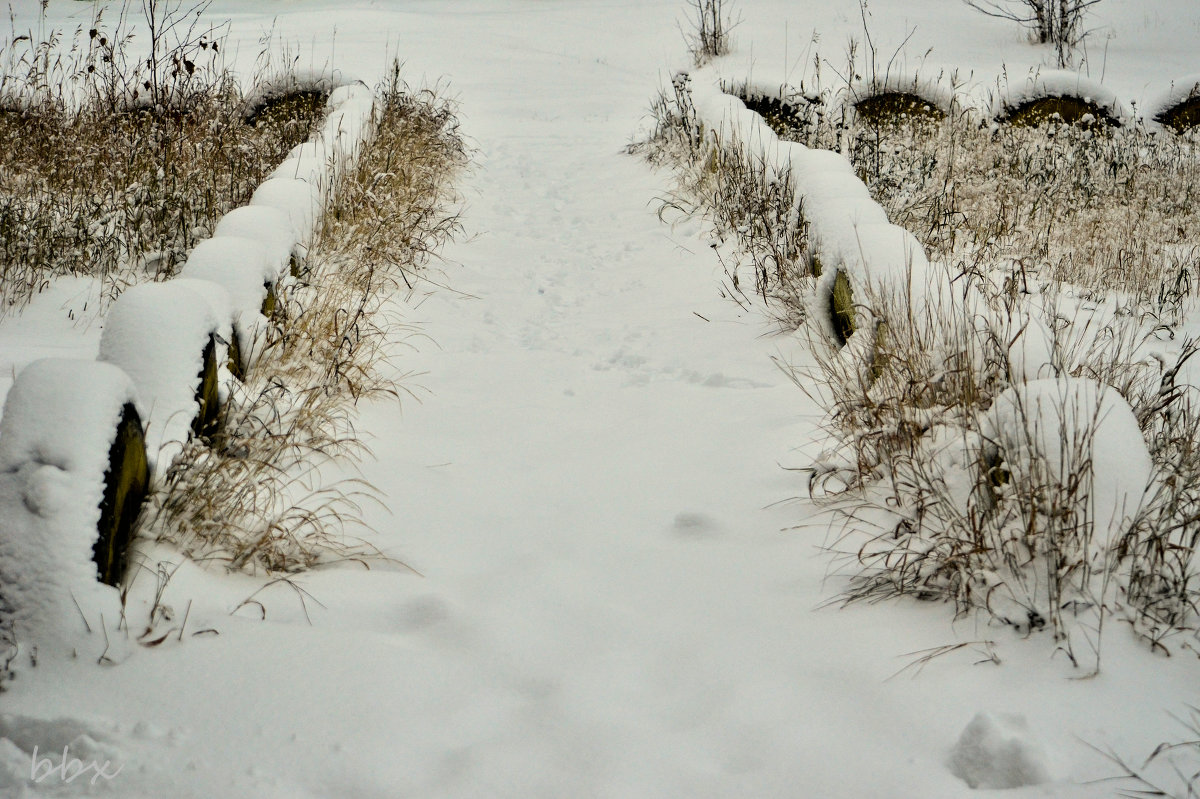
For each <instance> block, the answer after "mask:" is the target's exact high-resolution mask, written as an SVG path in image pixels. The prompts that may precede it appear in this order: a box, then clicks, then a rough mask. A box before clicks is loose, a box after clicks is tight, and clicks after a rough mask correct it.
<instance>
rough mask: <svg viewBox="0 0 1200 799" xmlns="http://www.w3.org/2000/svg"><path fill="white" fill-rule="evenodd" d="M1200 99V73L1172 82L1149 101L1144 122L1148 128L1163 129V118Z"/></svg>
mask: <svg viewBox="0 0 1200 799" xmlns="http://www.w3.org/2000/svg"><path fill="white" fill-rule="evenodd" d="M1197 98H1200V72H1197V73H1195V74H1192V75H1185V76H1183V77H1182V78H1179V79H1177V80H1173V81H1171V85H1170V86H1168V87H1167V88H1166V89H1165V90H1163V91H1160V92H1159V93H1158V94H1157V95H1154V96H1152V97H1150V99H1149V100H1147V102H1146V104H1145V107H1144V108H1143V113H1142V122H1143V124H1145V125H1146V126H1147V127H1150V128H1153V129H1157V128H1161V127H1163V125H1162V121H1161V118H1162V117H1163V115H1164V114H1166V113H1167V112H1168V111H1170V110H1171V109H1173V108H1175V107H1176V106H1178V105H1179V104H1181V103H1186V102H1188V101H1191V100H1195V99H1197Z"/></svg>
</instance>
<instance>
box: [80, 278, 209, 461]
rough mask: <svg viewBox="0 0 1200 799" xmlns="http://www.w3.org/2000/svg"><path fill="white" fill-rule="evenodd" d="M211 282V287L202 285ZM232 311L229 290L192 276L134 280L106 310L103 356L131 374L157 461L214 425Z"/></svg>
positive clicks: (152, 458) (171, 455) (150, 451)
mask: <svg viewBox="0 0 1200 799" xmlns="http://www.w3.org/2000/svg"><path fill="white" fill-rule="evenodd" d="M206 285H207V286H209V287H211V289H213V290H214V291H210V292H205V293H202V291H203V289H201V290H200V291H198V290H197V289H198V288H200V287H204V286H206ZM206 294H207V296H206ZM229 318H230V312H229V295H228V293H227V292H226V291H225V290H224V289H223V288H221V287H220V286H218V285H216V284H210V283H207V281H202V280H194V279H186V280H169V281H167V282H165V283H143V284H141V285H138V286H133V287H132V288H129V289H126V290H125V292H124V293H123V294H122V295H121V296H120V297H119V298H117V301H116V302H115V303H114V304H113V307H112V309H111V310H110V311H109V312H108V315H107V316H106V317H105V320H104V332H103V333H102V334H101V336H100V354H99V358H98V359H99V360H101V361H105V362H107V363H111V364H113V365H114V366H119V367H120V368H121V369H123V370H124V371H125V373H126V374H128V375H129V376H130V377H131V378H132V379H133V384H134V387H135V388H136V390H137V397H138V399H137V405H138V410H139V411H140V412H141V416H142V419H143V420H144V421H145V423H146V437H147V449H148V455H149V459H150V461H151V463H152V464H157V463H159V462H162V463H170V462H171V460H172V459H173V458H174V456H175V454H176V453H178V451H179V450H180V449H182V447H183V445H184V443H185V442H186V441H187V440H188V438H189V437H190V436H191V435H193V434H194V435H208V434H210V433H212V432H213V431H214V428H215V426H216V420H217V409H218V406H219V405H220V401H219V398H218V385H219V383H218V380H219V377H218V370H219V367H218V364H219V363H221V362H223V361H224V360H225V357H224V356H225V346H224V345H223V344H221V343H220V342H227V341H229V338H230V332H229V330H230V323H229Z"/></svg>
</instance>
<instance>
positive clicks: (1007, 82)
mask: <svg viewBox="0 0 1200 799" xmlns="http://www.w3.org/2000/svg"><path fill="white" fill-rule="evenodd" d="M1042 97H1078V98H1080V99H1081V100H1083V101H1085V102H1088V103H1092V104H1094V105H1096V106H1099V107H1100V108H1102V109H1104V110H1105V111H1107V112H1108V114H1109V116H1111V117H1112V118H1113V119H1116V120H1120V121H1124V122H1131V121H1133V116H1132V114H1131V112H1130V111H1129V110H1128V109H1126V108H1125V105H1124V104H1123V103H1122V102H1121V100H1120V98H1119V97H1118V96H1117V94H1116V92H1114V91H1113V90H1112V89H1110V88H1108V87H1107V86H1104V85H1103V84H1101V83H1100V82H1098V81H1095V80H1092V79H1091V78H1089V77H1088V76H1087V75H1084V74H1081V73H1079V72H1075V71H1073V70H1066V69H1045V68H1037V69H1032V70H1030V72H1029V73H1028V74H1027V75H1025V76H1023V77H1012V76H1007V75H1006V76H1005V77H1004V79H1002V80H1001V81H999V82H998V84H997V88H996V90H995V91H994V92H993V94H992V99H991V104H990V105H991V113H992V116H993V117H997V118H999V117H1002V116H1005V115H1006V114H1007V113H1008V112H1009V111H1011V110H1013V109H1015V108H1017V107H1018V106H1020V105H1021V104H1022V103H1025V102H1027V101H1029V100H1037V99H1039V98H1042Z"/></svg>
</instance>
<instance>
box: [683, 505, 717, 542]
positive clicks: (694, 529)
mask: <svg viewBox="0 0 1200 799" xmlns="http://www.w3.org/2000/svg"><path fill="white" fill-rule="evenodd" d="M671 530H672V532H674V533H675V535H677V536H679V537H680V538H712V537H714V536H716V535H718V534H719V533H720V530H719V528H718V526H717V523H716V521H715V520H713V519H712V518H711V517H709V516H705V515H704V514H703V513H695V512H691V511H684V512H682V513H677V514H675V521H674V523H673V524H672V525H671Z"/></svg>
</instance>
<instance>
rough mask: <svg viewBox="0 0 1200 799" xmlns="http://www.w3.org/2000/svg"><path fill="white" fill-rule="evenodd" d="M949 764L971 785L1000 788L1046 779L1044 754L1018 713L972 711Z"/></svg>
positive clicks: (1046, 771) (1022, 785) (953, 771)
mask: <svg viewBox="0 0 1200 799" xmlns="http://www.w3.org/2000/svg"><path fill="white" fill-rule="evenodd" d="M949 766H950V771H951V773H953V774H954V776H956V777H958V778H959V779H961V780H962V781H963V782H965V783H967V785H969V786H970V787H972V788H985V789H1000V790H1002V789H1007V788H1023V787H1025V786H1026V785H1040V784H1041V783H1044V782H1049V781H1050V773H1049V769H1048V768H1047V765H1046V756H1045V754H1044V752H1043V751H1042V748H1041V746H1039V745H1038V744H1037V743H1036V742H1035V741H1034V740H1032V738H1031V736H1030V732H1029V725H1028V723H1027V722H1026V721H1025V717H1024V716H1021V715H1019V714H1003V713H978V714H976V716H975V718H973V719H971V723H970V724H968V725H967V728H966V729H965V730H963V734H962V736H961V737H960V738H959V739H958V743H957V744H955V745H954V751H953V752H952V753H951V754H950V762H949Z"/></svg>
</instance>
